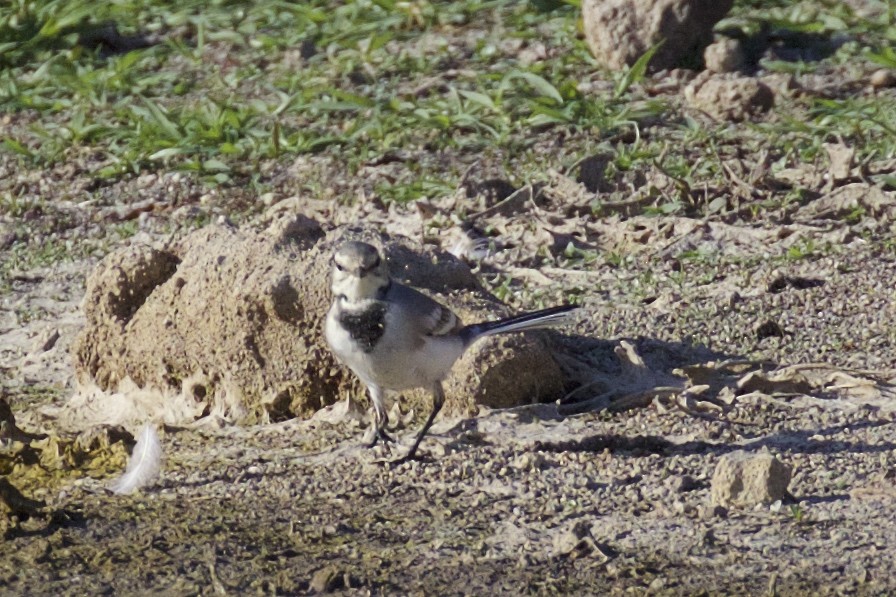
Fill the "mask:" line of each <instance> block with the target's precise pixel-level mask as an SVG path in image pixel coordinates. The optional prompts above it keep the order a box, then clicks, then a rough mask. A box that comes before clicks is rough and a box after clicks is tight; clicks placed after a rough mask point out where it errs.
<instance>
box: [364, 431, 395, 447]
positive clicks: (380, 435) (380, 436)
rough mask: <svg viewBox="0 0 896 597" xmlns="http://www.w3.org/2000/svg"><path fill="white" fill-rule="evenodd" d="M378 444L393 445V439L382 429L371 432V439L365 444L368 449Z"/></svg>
mask: <svg viewBox="0 0 896 597" xmlns="http://www.w3.org/2000/svg"><path fill="white" fill-rule="evenodd" d="M379 442H383V443H384V444H394V443H396V442H395V439H394V438H393V437H392V436H391V435H389V434H388V433H386V431H385V430H384V429H376V430H374V432H373V438H372V439H371V440H370V441H369V442H367V447H368V448H374V447H376V445H377V444H378V443H379Z"/></svg>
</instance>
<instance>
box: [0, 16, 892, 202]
mask: <svg viewBox="0 0 896 597" xmlns="http://www.w3.org/2000/svg"><path fill="white" fill-rule="evenodd" d="M766 8H767V9H766V10H758V9H756V8H754V7H753V6H752V5H751V3H749V2H741V3H739V4H738V7H737V8H736V9H735V11H734V12H733V13H732V17H731V19H730V22H731V23H732V24H733V25H734V26H735V27H740V28H742V29H744V30H747V31H753V30H756V29H757V25H756V23H758V22H759V21H760V20H764V21H766V22H767V23H769V24H770V26H772V27H777V28H781V27H786V28H788V29H790V30H792V31H798V32H803V33H806V34H818V35H828V36H830V35H834V34H844V33H849V34H850V35H851V36H852V39H851V40H850V41H849V42H848V43H846V44H844V45H843V46H842V47H841V48H840V49H838V50H837V52H836V53H835V55H834V56H832V57H831V58H830V59H828V60H827V61H826V63H828V64H830V65H836V64H843V63H845V62H847V61H850V60H857V59H863V60H874V61H876V62H878V63H881V64H891V63H894V61H896V55H894V54H893V51H892V49H891V45H892V44H891V43H889V42H892V40H894V39H896V26H894V22H896V18H894V10H896V9H893V8H892V7H890V8H888V9H887V10H885V11H883V13H882V14H881V15H880V16H878V17H875V18H874V19H862V18H859V17H857V16H856V15H855V14H854V13H853V12H851V10H850V9H849V8H848V7H846V6H845V5H842V3H837V2H824V3H818V2H812V3H810V2H799V3H795V4H794V3H783V2H782V3H774V4H773V5H772V6H771V7H766ZM109 23H114V24H115V25H116V27H117V30H118V31H119V32H120V33H121V34H122V35H125V36H144V37H146V38H147V39H150V40H151V41H153V42H154V43H153V44H152V45H150V46H149V47H145V48H139V49H134V50H132V51H129V52H124V53H106V52H104V50H103V48H98V47H92V46H91V45H90V44H83V43H79V40H80V39H84V38H90V37H91V36H93V37H95V36H96V33H97V31H99V30H102V28H103V27H105V26H107V25H108V24H109ZM579 27H580V23H579V11H578V7H577V3H576V2H528V3H527V2H515V1H511V0H460V1H456V2H437V1H427V0H415V1H397V0H357V1H347V2H344V3H337V4H333V3H330V2H324V1H322V0H315V1H312V2H307V3H292V2H286V1H283V0H260V1H258V2H245V1H237V0H218V1H214V2H199V1H197V0H186V1H182V2H171V1H165V0H146V1H137V0H117V1H116V2H108V3H95V2H92V1H88V0H68V1H63V0H29V1H26V0H13V2H12V3H11V5H10V6H9V7H6V8H2V9H0V39H2V40H3V41H2V42H0V65H2V66H3V68H0V116H3V115H5V117H6V118H7V119H8V120H9V121H10V126H8V127H6V132H5V133H4V134H3V136H2V139H0V143H2V145H0V151H5V152H6V154H7V155H8V156H12V157H14V159H16V160H18V161H19V163H20V164H22V166H23V167H25V168H33V169H41V168H44V169H48V168H53V167H56V166H58V165H60V164H65V163H70V162H72V161H78V160H84V159H85V156H89V162H90V164H89V168H90V171H91V173H92V174H93V175H94V176H95V177H96V179H97V180H98V181H99V184H113V183H114V182H115V181H118V180H122V179H125V178H128V177H131V176H134V175H137V174H141V173H145V172H153V171H171V170H176V171H182V172H184V173H188V174H189V175H191V176H195V177H196V178H197V179H198V180H200V181H202V182H203V184H205V185H208V186H210V187H215V186H222V185H223V186H225V187H226V186H245V185H249V186H250V187H252V188H254V189H255V190H256V191H258V192H261V191H263V190H264V189H265V188H266V187H265V180H264V179H265V175H264V171H265V167H266V164H270V163H272V162H276V163H289V162H290V161H291V160H293V159H295V157H297V156H301V155H310V154H322V155H325V156H328V157H330V158H332V159H334V160H338V161H339V162H340V165H341V168H342V172H341V175H342V176H344V177H353V176H356V175H358V173H359V172H360V171H361V169H362V168H363V167H364V165H365V164H367V163H370V162H372V161H378V160H382V159H383V158H384V156H388V155H390V154H392V153H394V152H404V153H407V154H408V155H410V156H411V157H412V158H413V167H411V168H409V169H408V171H407V172H406V173H404V174H402V175H401V176H400V177H399V178H398V179H393V180H385V181H373V182H372V184H371V187H372V188H371V189H369V190H370V191H371V192H372V193H374V194H375V195H376V196H378V197H379V198H380V199H381V200H383V201H402V202H404V201H412V200H414V199H417V198H421V197H431V196H433V194H435V193H445V192H448V191H449V190H451V189H452V188H453V186H454V185H456V183H457V182H458V180H459V178H460V176H461V174H462V172H463V168H462V167H459V166H457V165H456V166H455V167H453V168H451V169H449V170H448V171H446V170H445V168H444V163H443V161H441V160H439V159H435V158H433V156H435V155H438V154H446V155H451V156H454V159H456V160H458V161H460V162H462V163H469V162H470V161H473V160H476V159H478V158H477V156H479V155H481V154H483V153H490V154H491V155H494V156H499V159H503V160H505V165H506V166H507V169H508V171H510V172H512V173H513V178H514V181H515V182H517V183H523V182H528V181H531V180H535V179H538V178H541V177H543V176H544V172H545V170H546V169H547V168H551V167H553V168H561V167H562V165H563V164H568V163H572V162H574V161H576V160H577V159H579V158H580V157H583V156H585V155H588V154H589V153H593V152H595V151H597V150H604V149H605V150H608V151H611V152H612V153H613V154H614V155H615V159H614V162H613V163H612V164H611V166H610V172H609V173H608V175H609V176H617V175H618V176H619V177H625V176H626V173H627V172H636V171H641V170H645V169H649V168H650V167H651V165H652V164H654V163H656V164H658V165H659V166H660V167H662V168H663V169H664V171H666V172H667V173H668V174H669V175H670V176H672V177H674V179H675V180H676V183H677V190H676V191H675V193H673V195H668V196H663V197H661V198H660V199H659V200H658V202H657V204H656V205H655V206H654V207H653V208H652V209H653V211H654V213H657V214H669V213H685V214H691V215H700V214H702V215H708V214H712V213H716V212H718V211H719V210H720V209H723V206H722V204H721V203H719V202H716V203H712V199H713V198H712V197H709V200H708V201H705V200H704V199H703V198H701V197H699V196H698V195H699V192H700V188H701V187H702V186H706V183H707V181H718V180H720V177H722V171H721V167H720V163H719V162H720V161H721V160H723V159H727V158H728V149H727V147H729V146H734V145H736V146H738V147H745V148H746V151H747V152H749V151H751V147H750V146H751V145H752V146H755V147H761V148H763V149H766V150H768V151H769V152H770V153H771V154H772V157H774V158H775V159H777V160H779V161H783V162H784V163H787V162H791V163H792V162H797V161H811V160H815V159H820V158H819V156H821V155H823V150H822V148H821V145H822V143H824V142H825V141H829V140H831V139H834V138H843V139H844V140H846V141H850V142H854V143H855V144H856V145H857V146H858V152H857V159H859V160H862V159H871V158H875V157H876V158H881V159H883V158H886V157H889V156H892V155H894V153H896V147H894V144H896V141H894V139H896V135H894V132H896V107H894V105H893V102H889V103H887V102H881V101H877V100H876V98H873V97H870V98H869V97H861V98H852V97H842V98H836V97H835V98H828V99H822V98H814V99H813V98H810V99H805V100H804V99H796V100H793V101H792V102H789V101H782V102H779V106H778V108H777V111H778V114H779V116H778V118H776V119H775V120H773V121H770V122H767V123H759V124H754V125H744V126H743V127H730V126H728V125H725V124H720V125H718V126H717V127H707V125H705V124H701V123H699V122H697V121H696V120H694V119H693V118H690V117H689V116H687V115H678V114H677V113H676V107H675V106H671V105H669V103H668V101H667V100H665V99H658V98H651V97H648V96H646V95H645V94H644V93H643V91H642V90H641V88H640V86H639V83H640V82H641V81H642V80H643V78H644V75H645V69H646V64H647V60H648V59H649V55H645V56H644V58H643V59H642V60H641V61H639V63H637V64H636V65H634V66H633V67H632V68H631V69H626V70H624V71H622V72H615V73H603V75H604V76H605V77H607V78H609V79H610V80H611V81H612V87H611V91H610V92H609V93H592V92H587V91H583V90H582V88H581V85H580V84H581V82H582V81H587V80H589V79H593V78H594V74H595V71H596V67H595V62H594V59H593V58H592V57H591V55H590V53H589V52H588V50H587V48H586V46H585V44H584V41H583V39H581V35H580V33H579ZM529 44H542V45H543V46H544V48H545V50H544V51H545V56H546V57H545V58H543V59H536V60H523V59H521V57H520V54H519V49H520V48H521V47H527V45H529ZM767 67H768V68H775V67H776V65H774V64H771V65H767ZM777 67H778V68H780V69H790V70H791V71H794V72H811V71H812V70H813V69H816V68H819V63H787V64H781V65H777ZM806 111H808V114H809V118H808V119H806V118H805V117H804V115H805V112H806ZM657 123H661V124H660V125H659V126H661V127H663V128H664V129H665V130H664V134H663V135H655V134H654V135H649V136H647V137H646V138H645V137H644V135H643V133H642V130H643V129H645V127H649V126H654V127H656V126H657ZM558 136H563V137H564V138H566V139H567V141H566V144H565V146H564V151H563V152H553V153H549V154H548V155H547V156H546V155H545V149H544V147H542V146H540V145H539V143H540V142H543V140H545V139H548V138H551V137H558ZM614 138H626V139H627V140H626V141H625V142H619V141H614V140H613V139H614ZM631 139H634V142H631ZM707 143H710V144H711V146H710V147H707ZM708 149H709V150H710V151H707V150H708ZM421 156H422V157H421ZM720 156H721V157H720ZM342 199H344V200H352V197H348V196H347V197H343V198H342ZM7 201H12V199H10V198H7Z"/></svg>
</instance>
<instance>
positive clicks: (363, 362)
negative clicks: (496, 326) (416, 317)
mask: <svg viewBox="0 0 896 597" xmlns="http://www.w3.org/2000/svg"><path fill="white" fill-rule="evenodd" d="M325 335H326V338H327V342H328V343H329V344H330V347H331V348H332V350H333V353H334V354H335V355H336V357H337V358H338V359H339V360H340V361H342V362H343V363H344V364H345V365H347V366H348V367H349V369H351V370H352V371H353V372H354V373H355V374H356V375H357V376H358V377H360V378H361V381H363V382H364V383H365V384H367V385H377V386H380V387H381V388H384V389H387V390H407V389H410V388H416V387H429V386H431V385H432V384H434V383H435V382H437V381H441V380H443V379H444V378H445V377H446V376H447V375H448V373H449V372H450V371H451V367H452V366H453V365H454V363H455V361H457V359H458V358H460V356H461V354H463V350H464V348H463V343H462V342H461V341H460V339H459V338H456V337H445V336H441V337H440V336H425V337H423V338H422V339H421V338H419V337H417V336H416V335H414V334H412V333H411V331H410V330H409V328H408V327H407V326H405V325H403V324H402V322H401V321H393V320H392V319H391V318H387V319H386V322H385V331H384V333H383V335H382V337H381V338H380V339H379V341H378V342H377V343H376V345H375V346H374V347H373V349H372V350H371V351H370V352H366V353H365V352H364V351H363V350H361V349H360V347H359V346H358V345H357V344H356V343H355V342H354V341H353V340H352V338H351V336H350V335H349V333H348V332H347V331H346V330H345V328H343V327H342V326H341V325H339V324H338V323H337V322H336V321H335V320H334V318H333V317H328V318H327V323H326V326H325Z"/></svg>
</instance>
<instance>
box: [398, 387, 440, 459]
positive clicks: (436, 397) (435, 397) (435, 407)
mask: <svg viewBox="0 0 896 597" xmlns="http://www.w3.org/2000/svg"><path fill="white" fill-rule="evenodd" d="M444 403H445V390H443V389H442V382H440V381H437V382H436V383H434V384H433V386H432V412H430V413H429V417H427V419H426V423H424V424H423V428H422V429H421V430H420V433H418V434H417V439H415V440H414V445H413V446H411V450H410V451H409V452H408V453H407V455H406V456H405V457H404V458H402V460H411V459H412V458H414V455H416V454H417V448H418V447H419V446H420V442H421V441H423V437H424V436H425V435H426V432H427V431H429V428H430V427H432V422H433V421H434V420H435V418H436V415H437V414H439V411H440V410H442V405H443V404H444Z"/></svg>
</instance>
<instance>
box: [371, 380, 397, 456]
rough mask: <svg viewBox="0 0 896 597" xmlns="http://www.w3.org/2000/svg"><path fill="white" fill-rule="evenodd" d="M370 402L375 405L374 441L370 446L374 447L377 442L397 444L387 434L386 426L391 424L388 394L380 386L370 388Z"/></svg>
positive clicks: (372, 440)
mask: <svg viewBox="0 0 896 597" xmlns="http://www.w3.org/2000/svg"><path fill="white" fill-rule="evenodd" d="M368 391H369V394H370V401H371V402H372V403H373V439H371V440H370V444H368V447H369V448H372V447H374V446H375V445H376V444H377V442H380V441H383V442H389V443H395V440H394V439H392V437H391V436H390V435H389V434H388V433H386V425H388V424H389V413H387V412H386V392H385V391H384V390H383V388H381V387H379V386H370V387H369V388H368Z"/></svg>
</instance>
